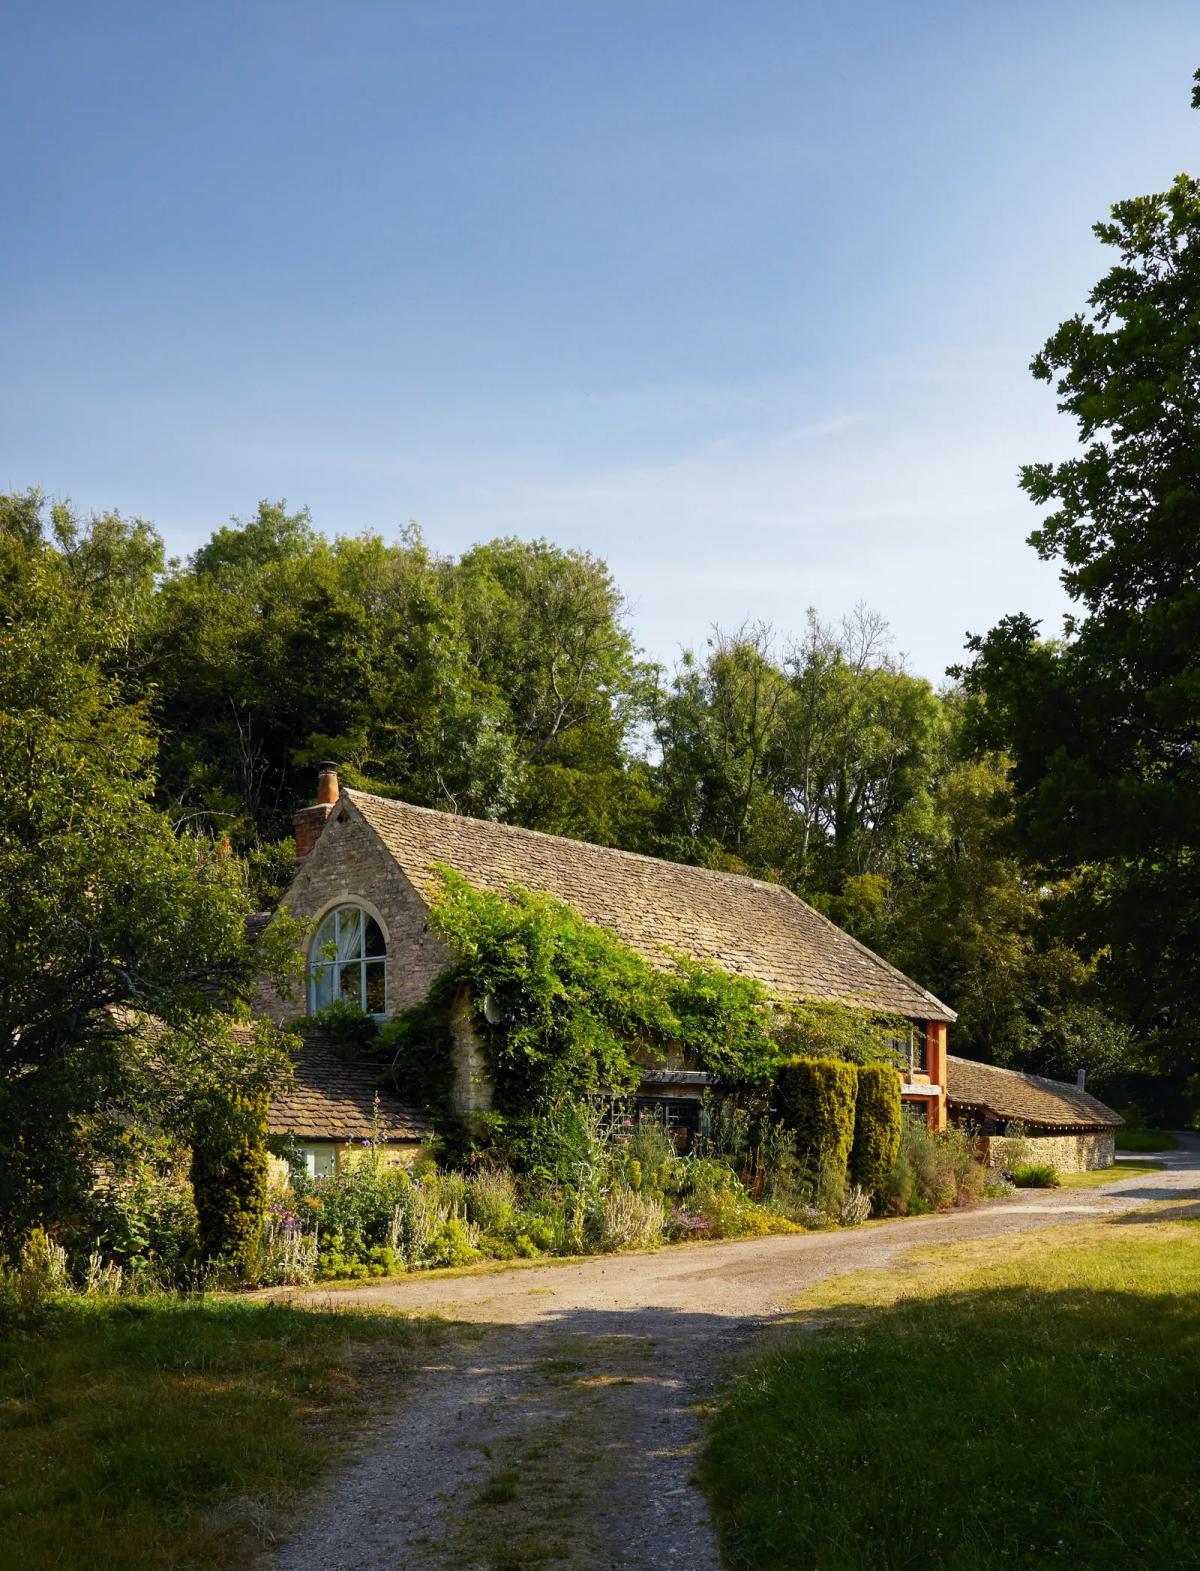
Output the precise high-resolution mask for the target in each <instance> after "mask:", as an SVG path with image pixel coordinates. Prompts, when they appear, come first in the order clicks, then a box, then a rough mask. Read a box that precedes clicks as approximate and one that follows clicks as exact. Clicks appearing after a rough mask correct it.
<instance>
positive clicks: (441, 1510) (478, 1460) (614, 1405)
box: [273, 1137, 1200, 1571]
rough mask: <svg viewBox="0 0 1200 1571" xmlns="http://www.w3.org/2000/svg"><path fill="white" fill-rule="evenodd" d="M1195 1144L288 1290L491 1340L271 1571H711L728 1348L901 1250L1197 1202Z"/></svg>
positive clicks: (464, 1353)
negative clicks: (892, 1202)
mask: <svg viewBox="0 0 1200 1571" xmlns="http://www.w3.org/2000/svg"><path fill="white" fill-rule="evenodd" d="M1186 1144H1187V1148H1186V1149H1185V1150H1182V1151H1178V1152H1168V1153H1165V1154H1164V1155H1163V1156H1162V1157H1161V1158H1155V1160H1162V1161H1163V1162H1164V1163H1166V1170H1165V1171H1163V1172H1161V1173H1151V1174H1144V1175H1142V1176H1140V1177H1135V1178H1130V1179H1125V1180H1122V1181H1118V1182H1115V1183H1112V1184H1108V1185H1105V1186H1103V1187H1101V1188H1098V1189H1079V1190H1071V1189H1063V1190H1050V1191H1046V1190H1042V1191H1025V1192H1023V1193H1020V1194H1017V1195H1014V1196H1012V1197H1010V1198H1008V1199H1005V1200H1001V1201H995V1202H990V1203H988V1204H985V1205H983V1206H980V1207H977V1208H974V1209H972V1210H966V1211H958V1212H951V1213H947V1214H943V1215H941V1216H936V1217H924V1218H919V1219H915V1220H910V1221H898V1222H888V1223H882V1224H877V1225H872V1226H868V1227H865V1228H860V1229H855V1230H852V1231H849V1230H848V1231H840V1232H835V1233H808V1234H800V1235H794V1236H788V1237H780V1238H767V1239H755V1240H741V1241H736V1242H729V1243H718V1244H700V1245H688V1246H684V1247H679V1248H674V1249H664V1250H660V1251H659V1252H658V1253H656V1254H648V1255H619V1256H613V1255H608V1256H602V1257H598V1258H596V1259H594V1260H588V1261H585V1262H582V1263H580V1264H573V1265H568V1266H547V1267H537V1268H534V1269H528V1270H518V1271H505V1272H499V1273H489V1274H481V1275H476V1276H464V1277H457V1278H446V1277H442V1278H437V1277H432V1278H430V1277H412V1278H401V1279H398V1280H392V1281H388V1282H383V1283H375V1284H371V1285H369V1286H363V1287H361V1288H355V1289H352V1290H349V1291H345V1290H343V1291H338V1292H336V1293H330V1292H321V1291H319V1290H310V1291H308V1292H304V1293H296V1294H294V1295H293V1300H294V1301H295V1302H298V1303H306V1302H307V1303H312V1304H314V1305H319V1304H323V1303H330V1304H336V1305H339V1306H344V1305H349V1304H354V1305H356V1306H358V1307H362V1308H374V1307H378V1306H380V1305H384V1304H387V1305H392V1306H394V1307H396V1308H400V1309H404V1310H407V1311H412V1312H417V1313H429V1312H436V1313H439V1314H444V1315H446V1316H448V1317H450V1318H452V1319H456V1320H460V1321H466V1322H472V1323H474V1324H476V1325H479V1326H481V1327H486V1328H487V1329H486V1331H484V1332H482V1333H480V1334H478V1335H475V1336H467V1337H465V1338H464V1340H463V1342H462V1343H461V1344H459V1345H457V1346H456V1347H454V1348H452V1349H451V1350H450V1351H449V1352H447V1351H446V1350H445V1349H444V1348H443V1349H440V1350H439V1351H438V1352H437V1353H435V1354H432V1355H431V1360H430V1363H429V1364H428V1366H427V1367H425V1368H423V1369H421V1370H419V1371H418V1373H417V1376H416V1379H415V1382H414V1383H412V1384H406V1387H405V1391H404V1395H403V1398H402V1399H401V1400H399V1401H398V1402H397V1405H396V1407H395V1409H394V1411H393V1412H392V1413H391V1415H390V1416H388V1417H387V1418H386V1419H385V1420H384V1421H383V1422H382V1423H381V1424H378V1425H377V1426H375V1427H373V1428H372V1430H371V1432H370V1434H369V1435H364V1437H363V1445H362V1447H361V1449H360V1453H359V1456H358V1459H357V1460H356V1461H355V1462H354V1463H353V1464H352V1465H351V1466H350V1467H349V1468H347V1469H346V1470H345V1471H344V1472H343V1473H342V1475H341V1476H340V1477H339V1478H338V1479H337V1481H336V1482H335V1484H334V1485H333V1487H332V1489H331V1490H330V1491H329V1492H327V1493H326V1495H325V1496H324V1497H323V1498H320V1499H318V1501H317V1502H316V1503H315V1505H314V1506H313V1508H312V1510H311V1514H310V1515H309V1517H308V1519H307V1521H306V1522H305V1524H304V1525H303V1526H302V1528H301V1530H300V1531H299V1533H298V1534H297V1536H296V1537H294V1538H293V1539H292V1540H291V1541H290V1542H288V1543H287V1544H286V1545H285V1546H284V1547H283V1548H282V1549H280V1550H279V1551H278V1552H277V1554H276V1556H275V1559H274V1561H273V1566H274V1568H275V1571H376V1568H384V1567H387V1568H389V1571H392V1568H403V1571H522V1568H526V1567H528V1568H530V1571H532V1568H534V1567H538V1566H546V1567H563V1568H567V1571H585V1568H586V1571H664V1568H669V1567H677V1568H679V1571H719V1565H720V1562H719V1559H718V1557H717V1552H716V1547H715V1544H714V1541H713V1538H712V1534H711V1531H710V1528H709V1524H708V1519H707V1515H706V1511H705V1505H704V1500H703V1497H702V1496H701V1495H700V1493H699V1491H698V1490H696V1489H695V1488H694V1487H693V1485H692V1483H691V1482H690V1475H691V1471H692V1466H691V1458H692V1454H693V1452H694V1448H695V1446H696V1443H697V1438H698V1417H697V1413H696V1403H697V1401H702V1400H703V1398H704V1395H705V1392H706V1389H707V1388H708V1387H709V1385H710V1383H711V1381H712V1380H713V1379H714V1378H715V1376H716V1375H717V1373H718V1371H719V1368H720V1366H721V1364H722V1362H723V1360H724V1357H725V1355H726V1354H727V1353H728V1352H730V1351H731V1350H733V1349H735V1348H737V1347H738V1346H739V1345H741V1344H745V1343H746V1342H747V1341H748V1340H749V1339H750V1338H752V1337H753V1336H754V1335H755V1334H756V1333H758V1332H760V1331H761V1330H763V1329H764V1328H765V1327H767V1326H769V1325H770V1324H771V1323H772V1322H773V1321H776V1320H778V1319H780V1318H782V1317H783V1316H784V1315H785V1314H786V1313H787V1312H788V1307H789V1305H790V1303H791V1302H792V1301H793V1300H794V1299H795V1298H796V1297H797V1296H798V1295H799V1294H801V1293H802V1292H804V1291H805V1290H806V1289H807V1288H809V1287H812V1286H813V1285H814V1284H816V1283H817V1282H820V1281H821V1280H823V1279H825V1278H827V1277H830V1276H835V1275H840V1274H842V1273H844V1272H847V1271H861V1270H878V1269H882V1268H884V1267H887V1266H889V1265H891V1264H893V1263H897V1262H896V1257H897V1256H898V1255H900V1254H902V1253H904V1252H905V1251H908V1250H910V1249H914V1248H918V1247H919V1248H920V1249H921V1250H922V1252H923V1253H924V1252H926V1251H927V1250H928V1249H929V1248H930V1247H936V1246H938V1245H940V1244H953V1243H956V1242H958V1241H960V1240H964V1239H976V1238H988V1237H992V1236H996V1237H997V1238H999V1237H1002V1236H1003V1235H1004V1234H1006V1233H1013V1232H1024V1231H1028V1230H1031V1229H1037V1228H1047V1227H1055V1226H1061V1225H1063V1224H1064V1223H1071V1222H1082V1221H1088V1220H1093V1219H1095V1218H1098V1217H1102V1216H1106V1215H1111V1214H1113V1213H1116V1212H1121V1211H1129V1210H1136V1209H1143V1210H1144V1209H1147V1208H1151V1207H1155V1208H1156V1207H1158V1206H1163V1207H1166V1206H1168V1205H1170V1204H1171V1203H1177V1202H1179V1201H1181V1200H1184V1199H1186V1198H1188V1197H1189V1196H1192V1197H1194V1196H1196V1195H1197V1194H1200V1140H1197V1139H1196V1138H1195V1137H1192V1138H1188V1139H1187V1142H1186ZM897 1264H898V1263H897Z"/></svg>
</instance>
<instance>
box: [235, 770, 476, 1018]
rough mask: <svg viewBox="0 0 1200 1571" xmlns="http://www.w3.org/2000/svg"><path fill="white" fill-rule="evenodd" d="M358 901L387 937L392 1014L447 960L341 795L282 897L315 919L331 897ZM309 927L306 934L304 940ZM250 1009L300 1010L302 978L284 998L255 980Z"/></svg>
mask: <svg viewBox="0 0 1200 1571" xmlns="http://www.w3.org/2000/svg"><path fill="white" fill-rule="evenodd" d="M343 903H344V904H351V905H356V904H361V905H363V906H365V907H366V908H367V910H368V911H370V912H371V914H372V915H373V916H375V917H376V918H377V919H378V921H379V922H380V924H381V925H382V927H383V930H384V935H385V937H386V939H387V966H386V974H387V1012H388V1014H389V1015H394V1014H397V1013H398V1012H399V1011H400V1010H402V1009H407V1008H408V1006H409V1005H410V1004H416V1003H419V1002H420V1001H421V999H423V998H424V997H425V995H426V993H428V991H429V988H430V984H431V983H432V982H433V979H434V977H436V976H437V974H438V973H439V971H442V970H443V969H444V968H445V967H446V965H447V964H448V963H449V960H450V952H449V950H448V949H447V948H446V946H445V945H444V944H443V943H442V942H441V940H440V939H439V938H437V937H436V936H435V935H434V934H433V933H431V932H430V931H429V925H428V922H429V913H428V911H427V910H426V908H425V903H424V901H422V899H421V897H420V896H419V895H418V894H417V892H416V890H415V889H414V888H413V886H412V885H411V884H410V883H409V881H408V879H407V878H405V876H404V874H403V873H402V872H401V871H400V869H399V868H398V867H397V866H396V864H395V863H394V862H393V861H392V859H391V857H390V856H389V855H388V853H387V852H386V851H385V850H384V848H383V846H382V845H380V843H379V841H378V839H377V838H376V836H375V832H374V831H373V830H372V829H369V828H368V827H367V825H366V824H365V823H364V822H363V819H362V817H361V815H360V814H359V813H358V811H357V810H356V809H355V808H354V807H353V806H352V805H351V804H349V803H347V802H346V801H345V800H344V799H343V800H342V801H341V802H339V803H338V804H337V806H335V808H334V810H333V812H332V813H331V814H330V817H329V820H328V822H327V823H326V825H325V827H324V829H323V830H322V832H321V836H320V839H319V840H318V841H317V843H316V845H315V846H314V847H313V849H312V850H311V851H310V852H309V853H308V855H307V856H306V857H305V858H304V860H303V862H302V863H301V864H300V870H299V872H298V873H297V874H296V877H295V878H294V879H293V880H292V883H291V886H290V887H289V889H288V891H287V894H286V895H285V896H284V897H283V904H284V905H285V906H286V907H287V909H288V910H289V911H290V912H291V914H292V915H293V916H295V917H298V918H299V919H300V920H301V921H303V922H307V923H309V924H311V925H312V926H315V924H316V922H317V921H318V920H319V919H320V918H321V917H322V916H324V914H325V913H326V912H327V911H329V910H330V909H332V907H333V906H335V905H341V904H343ZM311 937H312V933H311V931H310V933H309V936H308V940H307V941H306V942H308V941H311ZM256 1012H257V1013H259V1014H262V1015H266V1016H267V1017H268V1018H269V1019H271V1020H275V1021H278V1022H281V1023H282V1022H284V1021H288V1020H295V1019H297V1018H298V1017H299V1016H301V1015H304V1014H306V1013H307V1012H308V1000H307V996H306V993H305V990H304V987H303V986H302V985H299V984H298V985H297V987H296V989H295V993H294V995H293V996H292V997H291V998H287V997H284V996H282V995H280V994H279V992H278V991H277V990H276V989H274V988H272V987H268V986H265V985H264V986H263V987H262V988H261V989H260V991H259V995H258V998H257V999H256Z"/></svg>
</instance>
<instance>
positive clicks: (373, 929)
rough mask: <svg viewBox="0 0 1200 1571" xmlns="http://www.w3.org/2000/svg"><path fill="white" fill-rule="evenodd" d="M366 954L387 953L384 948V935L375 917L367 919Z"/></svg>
mask: <svg viewBox="0 0 1200 1571" xmlns="http://www.w3.org/2000/svg"><path fill="white" fill-rule="evenodd" d="M366 952H367V954H369V955H382V954H386V953H387V950H386V949H385V948H384V943H383V934H382V932H381V931H380V928H379V923H378V922H377V921H376V920H375V918H374V917H373V916H369V917H367V937H366Z"/></svg>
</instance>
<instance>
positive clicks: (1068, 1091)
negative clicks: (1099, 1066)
mask: <svg viewBox="0 0 1200 1571" xmlns="http://www.w3.org/2000/svg"><path fill="white" fill-rule="evenodd" d="M946 1095H947V1097H948V1098H949V1101H950V1105H951V1107H958V1108H961V1109H963V1111H969V1110H971V1109H979V1110H980V1111H981V1112H988V1113H992V1114H993V1115H994V1116H995V1117H997V1118H1004V1119H1009V1118H1015V1119H1019V1120H1020V1121H1021V1122H1022V1123H1025V1124H1040V1125H1044V1126H1053V1127H1056V1128H1059V1129H1065V1128H1069V1129H1110V1128H1113V1127H1115V1126H1116V1125H1118V1124H1121V1123H1124V1119H1122V1118H1121V1116H1120V1114H1119V1113H1114V1112H1113V1110H1112V1108H1111V1107H1105V1105H1104V1103H1103V1102H1101V1101H1100V1100H1099V1098H1098V1097H1094V1096H1092V1095H1091V1093H1090V1092H1088V1091H1081V1090H1080V1089H1079V1087H1078V1086H1073V1085H1070V1084H1069V1083H1068V1082H1066V1081H1063V1080H1047V1079H1046V1078H1045V1077H1044V1076H1043V1075H1027V1074H1024V1073H1022V1072H1021V1071H1019V1070H1016V1069H998V1068H997V1067H996V1065H995V1064H979V1063H976V1062H975V1060H974V1059H973V1058H956V1057H955V1056H954V1054H953V1053H950V1054H948V1055H947V1057H946Z"/></svg>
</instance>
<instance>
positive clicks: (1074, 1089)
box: [946, 1053, 1115, 1113]
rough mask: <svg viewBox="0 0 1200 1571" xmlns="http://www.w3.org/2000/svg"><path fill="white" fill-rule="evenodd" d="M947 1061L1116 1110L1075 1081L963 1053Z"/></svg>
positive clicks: (955, 1054)
mask: <svg viewBox="0 0 1200 1571" xmlns="http://www.w3.org/2000/svg"><path fill="white" fill-rule="evenodd" d="M946 1057H947V1060H948V1061H949V1062H951V1063H956V1064H969V1065H970V1066H971V1067H972V1068H973V1069H984V1070H991V1071H992V1072H993V1073H995V1074H999V1075H1011V1076H1012V1077H1013V1079H1014V1080H1023V1081H1025V1082H1026V1083H1027V1084H1030V1085H1032V1086H1033V1087H1034V1088H1035V1089H1036V1088H1038V1087H1044V1088H1045V1090H1046V1094H1047V1095H1049V1096H1061V1095H1062V1094H1063V1092H1069V1093H1070V1094H1071V1096H1076V1097H1082V1098H1083V1099H1084V1101H1086V1102H1088V1103H1090V1104H1091V1105H1092V1107H1095V1108H1098V1109H1099V1111H1100V1112H1102V1113H1112V1112H1114V1111H1115V1110H1114V1109H1113V1108H1111V1107H1109V1105H1108V1103H1107V1102H1102V1101H1101V1100H1100V1098H1099V1097H1098V1096H1097V1095H1096V1093H1095V1092H1094V1091H1089V1090H1088V1089H1087V1087H1086V1086H1081V1085H1079V1084H1077V1083H1076V1082H1075V1081H1073V1080H1055V1079H1054V1078H1053V1076H1051V1075H1039V1074H1035V1073H1034V1071H1033V1070H1032V1069H1010V1068H1009V1067H1008V1066H1007V1065H1006V1064H989V1063H985V1062H984V1060H983V1059H982V1058H964V1057H963V1056H962V1054H961V1053H947V1055H946Z"/></svg>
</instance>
